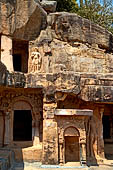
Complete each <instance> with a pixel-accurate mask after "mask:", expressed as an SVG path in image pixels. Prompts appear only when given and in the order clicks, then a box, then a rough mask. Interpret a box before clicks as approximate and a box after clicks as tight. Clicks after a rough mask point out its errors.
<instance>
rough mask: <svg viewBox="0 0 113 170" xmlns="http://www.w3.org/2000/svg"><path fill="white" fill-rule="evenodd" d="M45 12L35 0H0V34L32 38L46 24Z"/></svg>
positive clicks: (36, 35) (25, 38)
mask: <svg viewBox="0 0 113 170" xmlns="http://www.w3.org/2000/svg"><path fill="white" fill-rule="evenodd" d="M46 18H47V13H46V12H45V10H44V9H43V8H42V7H41V4H40V3H39V1H35V0H26V1H23V0H17V1H15V0H1V1H0V34H4V35H8V36H11V37H12V38H16V39H20V40H22V39H23V40H27V41H30V40H33V39H35V38H36V37H38V36H39V33H40V31H41V30H42V29H45V28H46V26H47V22H46V21H47V19H46Z"/></svg>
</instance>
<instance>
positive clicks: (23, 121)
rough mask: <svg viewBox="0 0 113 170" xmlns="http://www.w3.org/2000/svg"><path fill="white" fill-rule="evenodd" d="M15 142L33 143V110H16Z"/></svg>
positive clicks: (14, 122) (14, 124)
mask: <svg viewBox="0 0 113 170" xmlns="http://www.w3.org/2000/svg"><path fill="white" fill-rule="evenodd" d="M13 141H32V115H31V110H14V121H13Z"/></svg>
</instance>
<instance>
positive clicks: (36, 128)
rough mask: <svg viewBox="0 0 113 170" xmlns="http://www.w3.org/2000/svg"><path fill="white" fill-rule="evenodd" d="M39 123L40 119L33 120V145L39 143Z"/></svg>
mask: <svg viewBox="0 0 113 170" xmlns="http://www.w3.org/2000/svg"><path fill="white" fill-rule="evenodd" d="M39 124H40V120H35V121H34V140H33V145H35V146H36V145H38V144H39V143H40V139H39V137H40V132H39Z"/></svg>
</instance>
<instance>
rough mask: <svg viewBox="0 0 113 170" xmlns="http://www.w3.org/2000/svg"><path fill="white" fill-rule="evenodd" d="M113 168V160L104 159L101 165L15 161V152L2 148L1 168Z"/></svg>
mask: <svg viewBox="0 0 113 170" xmlns="http://www.w3.org/2000/svg"><path fill="white" fill-rule="evenodd" d="M62 169H64V170H73V169H74V170H80V169H81V170H113V160H104V162H103V163H101V165H100V166H90V167H87V166H86V167H83V166H80V163H78V162H76V163H73V162H71V163H70V162H68V163H66V164H65V165H64V166H59V165H41V163H40V162H34V163H28V162H24V163H15V161H14V153H13V152H12V151H10V150H0V170H62Z"/></svg>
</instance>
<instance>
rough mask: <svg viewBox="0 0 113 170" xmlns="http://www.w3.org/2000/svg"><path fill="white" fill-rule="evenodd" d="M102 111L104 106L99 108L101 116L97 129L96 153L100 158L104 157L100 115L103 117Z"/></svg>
mask: <svg viewBox="0 0 113 170" xmlns="http://www.w3.org/2000/svg"><path fill="white" fill-rule="evenodd" d="M103 113H104V108H100V116H101V120H100V127H99V129H98V132H99V134H98V136H99V138H98V155H99V156H100V157H101V158H105V155H104V139H103V123H102V117H103Z"/></svg>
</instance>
